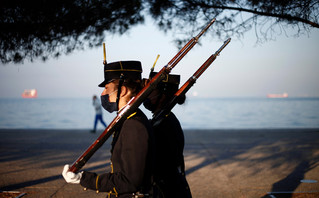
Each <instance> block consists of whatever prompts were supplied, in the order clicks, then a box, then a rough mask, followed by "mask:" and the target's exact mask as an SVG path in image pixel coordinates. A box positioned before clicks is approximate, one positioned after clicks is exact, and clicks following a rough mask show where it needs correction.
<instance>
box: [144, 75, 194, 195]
mask: <svg viewBox="0 0 319 198" xmlns="http://www.w3.org/2000/svg"><path fill="white" fill-rule="evenodd" d="M155 75H156V73H155V72H152V73H151V75H150V76H151V77H153V76H155ZM179 82H180V76H179V75H169V76H168V78H166V79H164V80H163V81H162V82H160V83H159V84H158V86H157V88H156V89H155V90H154V91H153V92H152V93H151V94H150V95H149V96H148V98H147V99H146V100H145V101H144V103H143V104H144V106H145V108H147V109H148V110H150V111H152V113H153V114H155V115H156V113H158V112H159V111H160V110H161V109H162V108H163V107H164V106H165V104H166V103H167V102H168V101H170V100H171V98H172V97H173V96H174V94H175V93H176V91H177V90H178V85H179ZM184 101H185V96H181V98H180V99H179V101H178V103H179V104H183V103H184ZM153 123H154V122H153ZM153 131H154V137H155V145H156V149H155V152H156V159H155V168H154V182H155V188H154V197H158V198H171V197H172V198H173V197H174V198H191V197H192V195H191V191H190V188H189V186H188V182H187V180H186V177H185V162H184V156H183V150H184V133H183V130H182V127H181V125H180V122H179V121H178V119H177V118H176V116H175V115H174V113H173V112H170V113H169V114H168V115H166V117H165V118H164V119H163V120H162V121H161V122H160V124H157V125H153Z"/></svg>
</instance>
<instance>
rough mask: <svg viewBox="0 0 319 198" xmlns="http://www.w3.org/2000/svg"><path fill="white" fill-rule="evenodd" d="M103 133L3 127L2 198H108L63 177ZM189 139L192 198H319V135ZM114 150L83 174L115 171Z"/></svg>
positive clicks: (215, 134)
mask: <svg viewBox="0 0 319 198" xmlns="http://www.w3.org/2000/svg"><path fill="white" fill-rule="evenodd" d="M99 134H100V133H99V132H98V133H96V134H91V133H89V131H88V130H80V131H79V130H42V129H35V130H31V129H28V130H23V129H22V130H19V129H0V135H1V140H0V151H1V152H0V162H1V163H0V190H1V191H2V192H1V193H0V197H10V196H11V197H17V196H19V195H23V196H21V197H26V198H28V197H80V198H81V197H83V198H84V197H85V198H86V197H105V196H106V194H105V193H99V194H97V193H95V192H94V191H84V190H83V188H82V187H81V186H80V185H74V184H67V183H66V182H65V181H64V179H63V178H62V175H61V172H62V169H63V166H64V164H67V163H68V164H72V163H73V162H74V161H75V160H76V159H77V158H78V157H79V156H80V155H81V154H82V153H83V152H84V151H85V150H86V149H87V148H88V147H89V146H90V145H91V143H93V142H94V140H95V139H96V138H97V137H98V135H99ZM185 141H186V145H185V149H184V156H185V163H186V173H187V179H188V182H189V185H190V188H191V191H192V195H193V197H194V198H207V197H217V198H219V197H220V198H238V197H242V198H256V197H257V198H278V197H294V198H295V197H296V198H304V197H307V198H308V197H309V198H312V197H313V198H314V197H319V167H318V165H319V129H264V130H261V129H258V130H257V129H256V130H254V129H249V130H185ZM109 150H110V140H108V141H107V142H106V143H105V144H104V145H103V147H101V148H100V149H99V150H98V152H96V154H95V155H94V156H93V157H92V158H91V159H90V161H89V162H88V163H87V164H86V165H85V166H84V169H86V170H90V171H94V172H98V173H103V172H105V171H109V168H110V167H109V162H110V161H109V158H110V152H109ZM14 192H15V193H14ZM23 193H25V194H23Z"/></svg>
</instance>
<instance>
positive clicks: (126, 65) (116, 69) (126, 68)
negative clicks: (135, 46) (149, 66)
mask: <svg viewBox="0 0 319 198" xmlns="http://www.w3.org/2000/svg"><path fill="white" fill-rule="evenodd" d="M141 74H142V64H141V62H140V61H117V62H113V63H108V64H106V65H104V81H103V82H102V83H100V84H99V87H104V86H105V85H106V84H107V83H108V82H109V81H110V80H113V79H120V76H121V75H123V77H124V79H131V80H141V78H142V77H141Z"/></svg>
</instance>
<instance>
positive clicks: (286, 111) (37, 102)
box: [0, 97, 319, 130]
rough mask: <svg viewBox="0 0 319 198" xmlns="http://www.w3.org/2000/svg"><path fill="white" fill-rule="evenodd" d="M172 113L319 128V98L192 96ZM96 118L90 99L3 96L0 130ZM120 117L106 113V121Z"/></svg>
mask: <svg viewBox="0 0 319 198" xmlns="http://www.w3.org/2000/svg"><path fill="white" fill-rule="evenodd" d="M140 108H141V109H142V111H143V112H145V114H146V115H147V116H148V117H149V118H151V117H152V114H151V113H150V112H148V111H147V110H146V109H145V108H144V107H143V105H141V107H140ZM103 111H104V110H103ZM173 112H174V113H175V114H176V116H177V117H178V119H179V120H180V123H181V125H182V127H183V129H290V128H319V98H197V97H191V98H188V99H187V100H186V102H185V104H183V105H176V106H175V107H174V109H173ZM94 117H95V112H94V108H93V105H92V100H91V98H35V99H23V98H16V99H7V98H5V99H4V98H2V99H0V129H85V130H90V129H92V128H93V122H94ZM115 117H116V114H115V113H112V114H110V113H108V112H106V111H104V112H103V119H104V121H105V122H106V123H109V122H111V121H112V120H113V119H114V118H115ZM98 129H103V127H102V125H101V124H100V123H99V124H98Z"/></svg>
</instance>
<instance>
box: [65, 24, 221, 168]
mask: <svg viewBox="0 0 319 198" xmlns="http://www.w3.org/2000/svg"><path fill="white" fill-rule="evenodd" d="M214 22H215V18H214V19H213V20H212V21H211V22H210V23H209V24H208V25H207V26H206V27H205V28H204V29H203V30H202V31H201V32H200V33H199V34H198V35H197V36H196V37H194V38H192V39H191V40H190V41H189V42H188V43H187V44H186V45H185V46H184V47H183V48H182V49H181V50H180V51H179V52H178V53H177V54H176V55H175V56H174V58H172V59H171V61H170V62H169V63H168V64H167V65H166V66H164V67H163V68H162V69H161V70H160V71H159V72H158V73H157V74H156V75H155V76H154V77H153V78H152V80H151V81H150V82H149V83H148V84H147V85H146V86H145V87H144V88H143V89H142V90H141V91H140V92H139V93H138V94H137V95H136V96H135V97H133V98H132V99H131V100H130V101H129V102H128V103H127V104H126V105H125V107H124V108H123V109H122V110H120V112H119V113H118V114H117V116H116V117H115V118H114V119H113V121H112V122H111V123H110V124H109V125H108V126H107V128H106V129H105V130H104V131H103V133H102V134H101V135H100V136H99V137H98V138H97V139H96V140H95V141H94V142H93V144H92V145H91V146H90V147H89V148H88V149H87V150H86V151H85V152H84V153H83V154H82V155H81V156H80V157H79V158H78V159H77V160H76V161H75V162H74V163H73V164H72V166H71V167H70V168H69V171H71V172H74V173H75V172H78V171H79V170H80V169H81V168H82V167H83V166H84V165H85V164H86V162H87V161H88V160H89V159H90V158H91V157H92V156H93V154H94V153H95V152H96V151H97V150H98V149H99V148H100V147H101V146H102V145H103V144H104V142H105V141H106V140H107V139H108V138H109V137H110V136H111V135H112V134H113V133H114V131H115V130H116V129H118V128H119V127H120V126H121V125H122V123H123V122H124V121H125V120H126V118H127V117H128V116H129V115H131V114H132V113H134V111H136V109H137V108H138V107H139V106H140V104H141V103H142V102H143V101H144V100H145V99H146V97H147V96H148V95H149V94H150V93H151V92H152V91H153V90H154V89H155V88H156V86H157V84H158V83H159V82H161V81H162V80H163V79H164V78H165V77H166V76H167V75H168V74H169V73H170V71H171V70H172V69H173V68H174V67H175V66H176V65H177V63H178V62H179V61H180V60H181V59H182V58H183V57H184V56H185V55H186V54H187V53H188V52H189V51H190V50H191V49H192V47H193V46H194V45H195V44H196V43H197V42H198V39H199V37H201V36H202V34H203V33H204V32H205V31H206V30H207V29H208V28H209V27H210V26H211V25H212V24H213V23H214ZM105 63H106V61H105Z"/></svg>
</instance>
